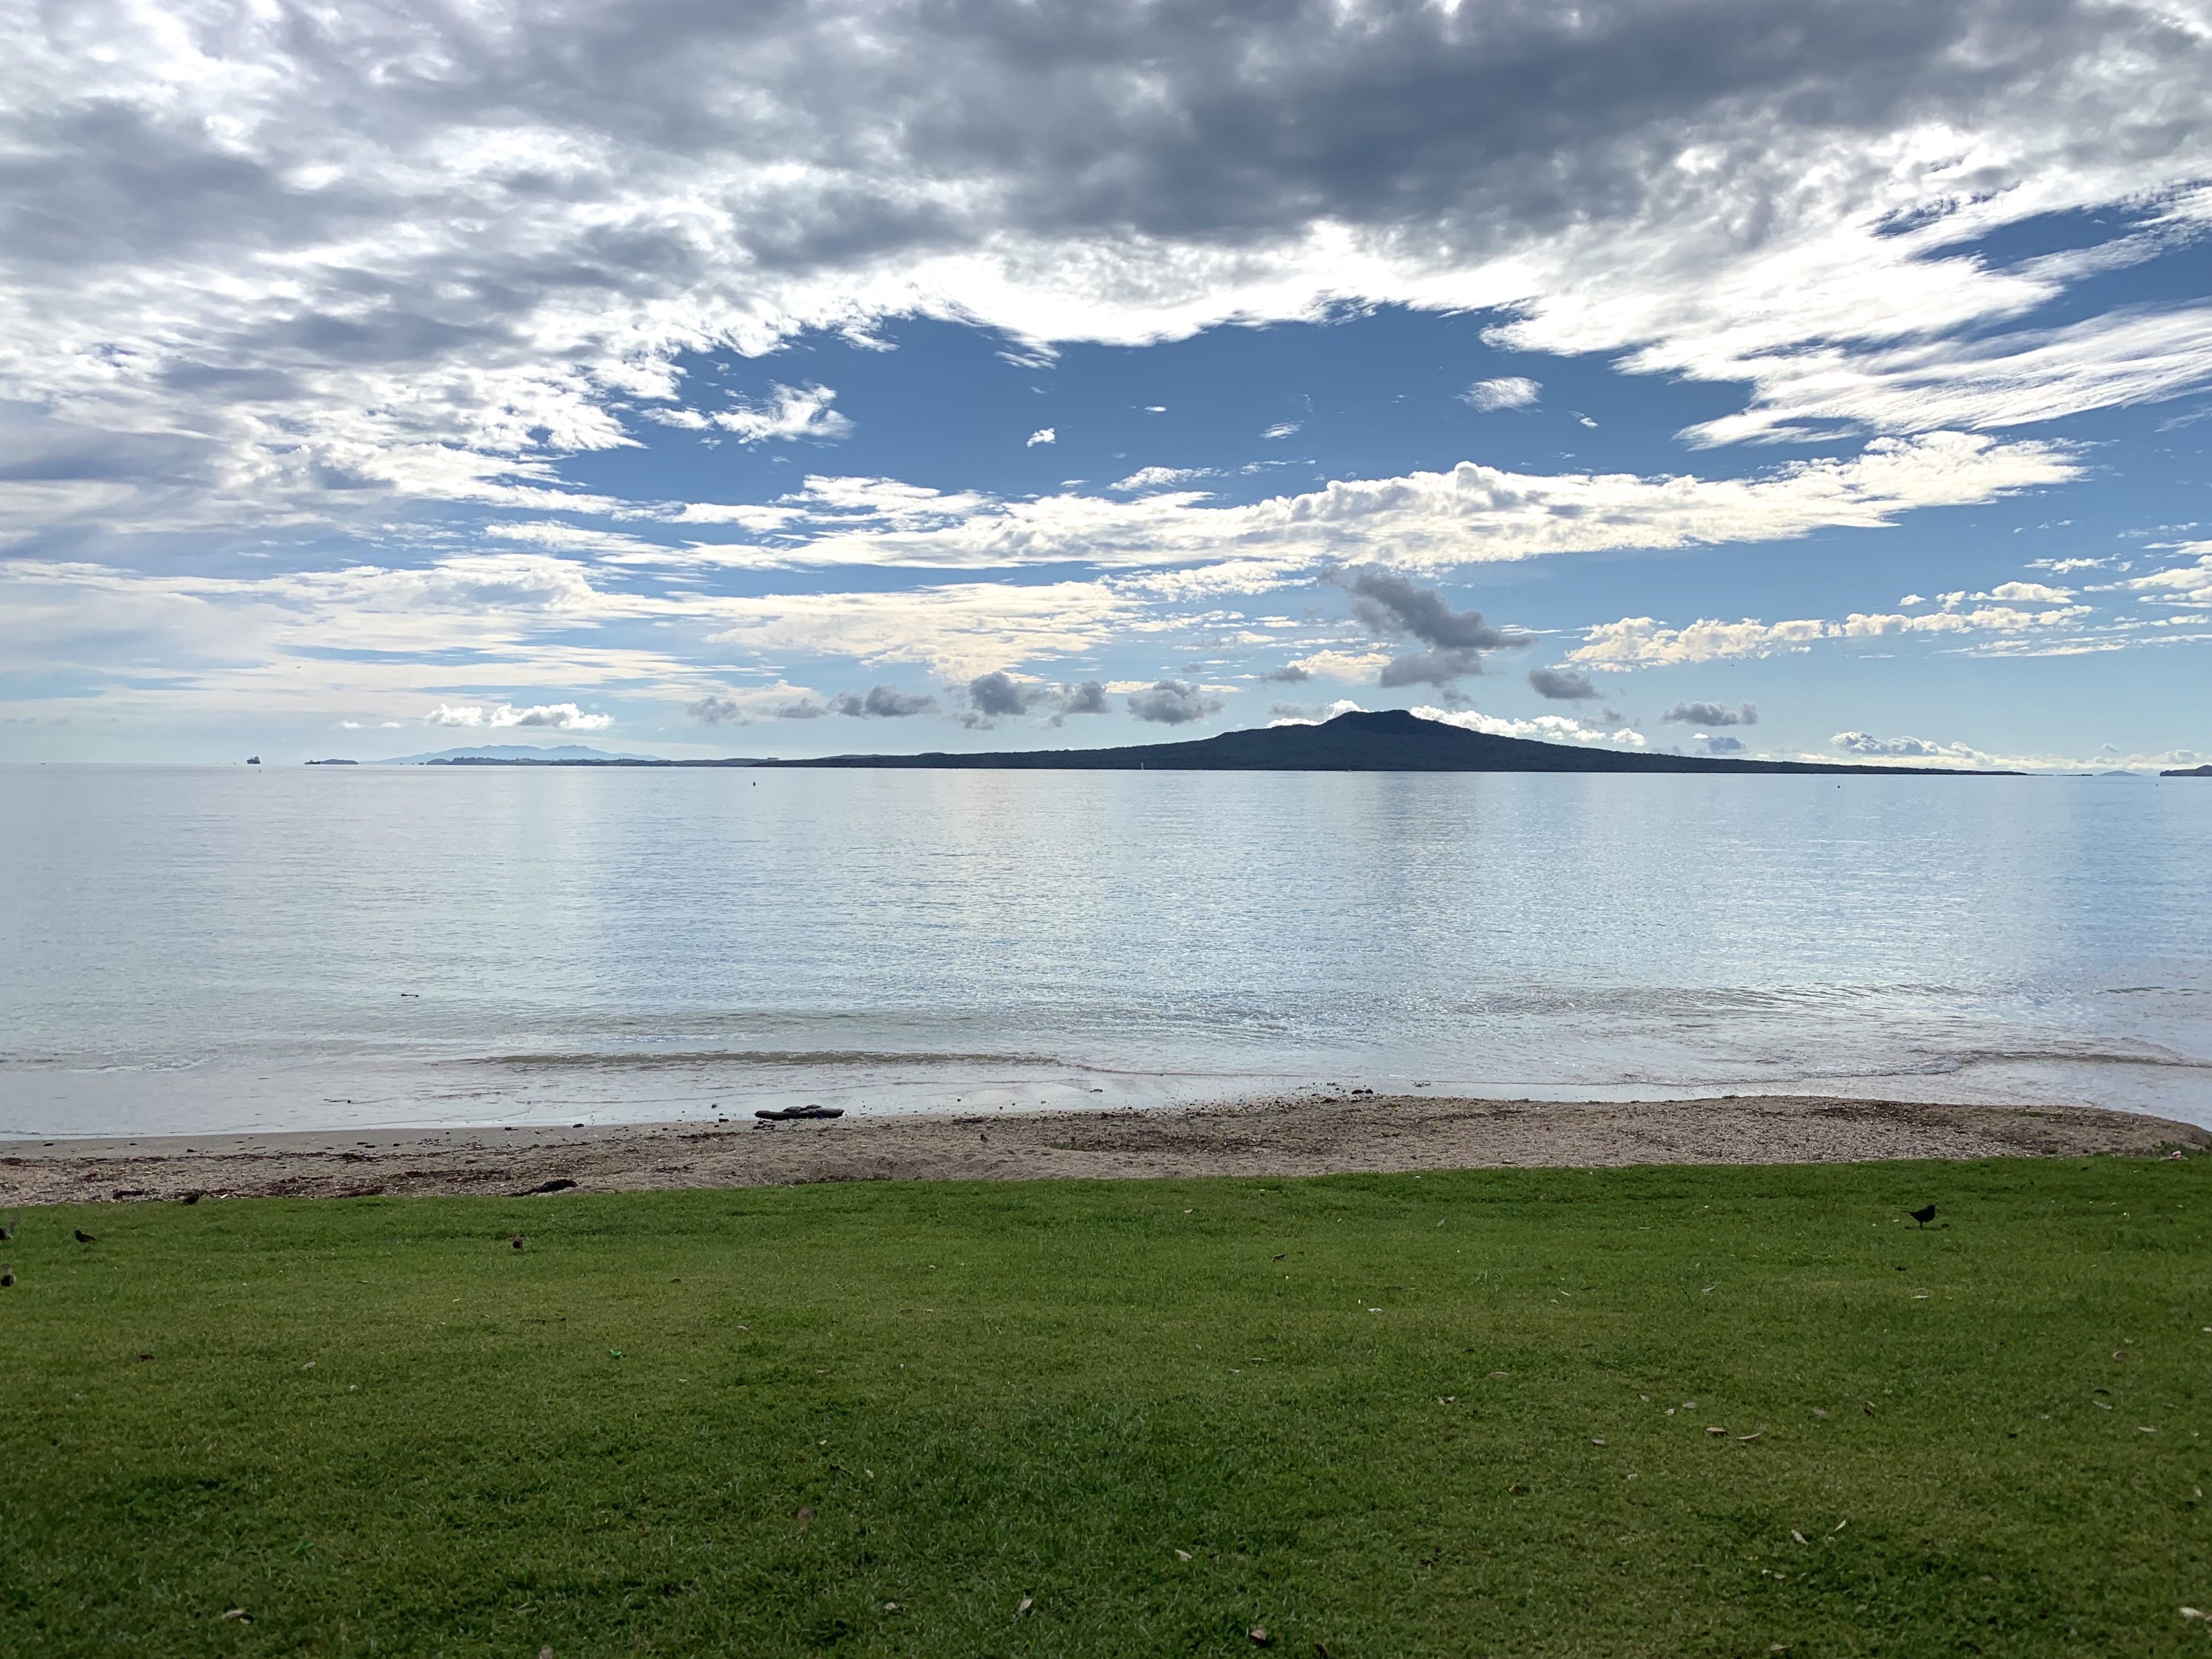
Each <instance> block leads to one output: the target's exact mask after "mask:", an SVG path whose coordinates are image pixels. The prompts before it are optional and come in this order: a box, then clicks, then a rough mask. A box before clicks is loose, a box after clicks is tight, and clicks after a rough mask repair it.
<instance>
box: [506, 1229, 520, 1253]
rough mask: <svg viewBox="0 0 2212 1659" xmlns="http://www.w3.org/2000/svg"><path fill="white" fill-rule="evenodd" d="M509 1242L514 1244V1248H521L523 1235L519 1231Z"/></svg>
mask: <svg viewBox="0 0 2212 1659" xmlns="http://www.w3.org/2000/svg"><path fill="white" fill-rule="evenodd" d="M507 1243H510V1244H512V1245H513V1246H514V1248H515V1249H518V1250H519V1249H521V1248H522V1235H521V1234H520V1233H517V1234H515V1236H514V1237H513V1238H510V1239H509V1240H507Z"/></svg>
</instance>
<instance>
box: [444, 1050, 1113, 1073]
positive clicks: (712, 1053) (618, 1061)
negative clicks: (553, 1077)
mask: <svg viewBox="0 0 2212 1659" xmlns="http://www.w3.org/2000/svg"><path fill="white" fill-rule="evenodd" d="M469 1063H470V1064H471V1065H476V1066H507V1067H510V1068H528V1069H536V1070H546V1071H551V1070H577V1071H602V1070H615V1069H622V1070H627V1071H666V1070H672V1069H677V1068H680V1067H695V1066H1064V1067H1066V1069H1067V1070H1069V1071H1084V1070H1087V1069H1088V1068H1087V1067H1085V1066H1076V1065H1073V1064H1072V1063H1070V1062H1068V1061H1066V1060H1056V1059H1054V1057H1053V1056H1052V1055H1050V1054H967V1053H955V1052H950V1051H924V1052H915V1051H911V1050H894V1051H889V1052H885V1051H882V1050H877V1049H869V1048H691V1049H668V1050H662V1051H659V1052H657V1053H652V1054H640V1053H638V1052H637V1051H635V1050H634V1049H626V1050H623V1051H620V1052H617V1053H613V1054H486V1055H483V1056H482V1057H480V1058H478V1059H477V1060H471V1061H470V1062H469Z"/></svg>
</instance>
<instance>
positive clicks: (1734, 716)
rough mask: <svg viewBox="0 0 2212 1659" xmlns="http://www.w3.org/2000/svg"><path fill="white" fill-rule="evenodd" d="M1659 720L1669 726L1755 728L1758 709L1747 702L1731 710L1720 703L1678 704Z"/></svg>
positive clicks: (1757, 722)
mask: <svg viewBox="0 0 2212 1659" xmlns="http://www.w3.org/2000/svg"><path fill="white" fill-rule="evenodd" d="M1659 719H1660V720H1661V722H1662V724H1664V725H1669V726H1756V725H1758V724H1759V709H1758V707H1757V706H1756V705H1755V704H1753V703H1747V702H1745V703H1738V704H1737V705H1736V706H1735V708H1729V706H1728V705H1727V704H1726V703H1721V702H1678V703H1676V704H1675V705H1674V707H1673V708H1670V709H1668V711H1667V712H1666V713H1665V714H1662V715H1661V716H1660V717H1659Z"/></svg>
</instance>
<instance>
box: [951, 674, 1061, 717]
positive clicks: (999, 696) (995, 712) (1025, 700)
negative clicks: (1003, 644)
mask: <svg viewBox="0 0 2212 1659" xmlns="http://www.w3.org/2000/svg"><path fill="white" fill-rule="evenodd" d="M963 694H964V695H965V696H966V697H967V700H968V706H969V708H970V709H971V710H972V711H973V712H974V713H975V714H978V715H980V716H981V717H982V718H983V719H985V720H996V719H999V718H1000V717H1001V716H1003V715H1010V714H1028V713H1029V712H1030V709H1032V708H1036V706H1037V705H1038V704H1039V703H1040V702H1043V701H1044V700H1045V699H1046V698H1047V697H1048V696H1051V690H1050V688H1049V687H1048V686H1044V685H1041V684H1036V683H1034V682H1029V681H1023V680H1018V679H1016V678H1013V677H1012V675H1010V674H1008V673H1007V672H1006V671H1005V670H1003V669H994V670H993V671H991V672H990V673H987V674H978V675H976V676H975V678H974V679H971V680H969V682H968V684H967V685H966V686H965V687H964V688H963Z"/></svg>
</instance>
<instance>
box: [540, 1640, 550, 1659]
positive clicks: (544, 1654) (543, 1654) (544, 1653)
mask: <svg viewBox="0 0 2212 1659" xmlns="http://www.w3.org/2000/svg"><path fill="white" fill-rule="evenodd" d="M538 1659H553V1644H551V1643H550V1642H548V1643H547V1644H545V1645H544V1647H542V1648H540V1649H538Z"/></svg>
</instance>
